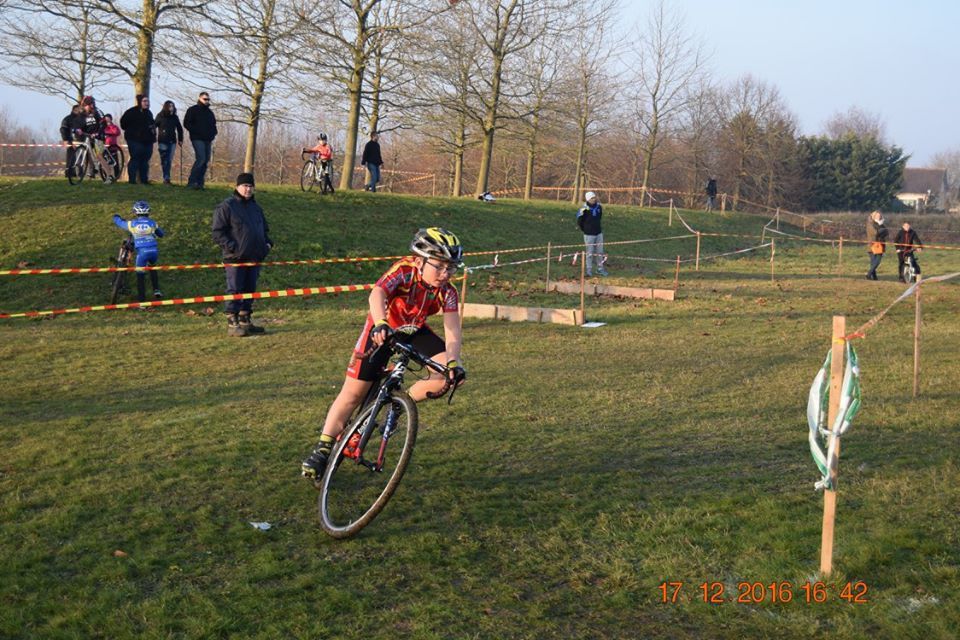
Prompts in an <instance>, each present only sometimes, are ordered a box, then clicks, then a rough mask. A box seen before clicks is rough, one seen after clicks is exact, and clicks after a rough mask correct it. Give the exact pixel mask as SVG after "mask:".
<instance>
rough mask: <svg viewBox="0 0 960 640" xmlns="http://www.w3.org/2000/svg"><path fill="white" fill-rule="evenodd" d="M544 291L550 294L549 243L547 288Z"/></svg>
mask: <svg viewBox="0 0 960 640" xmlns="http://www.w3.org/2000/svg"><path fill="white" fill-rule="evenodd" d="M546 291H547V292H548V293H549V292H550V243H549V242H548V243H547V288H546Z"/></svg>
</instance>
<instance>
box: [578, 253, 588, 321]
mask: <svg viewBox="0 0 960 640" xmlns="http://www.w3.org/2000/svg"><path fill="white" fill-rule="evenodd" d="M582 255H583V260H581V261H580V324H585V323H586V322H587V314H586V306H585V305H586V302H585V300H584V290H585V289H586V286H587V252H586V251H584V252H583V254H582Z"/></svg>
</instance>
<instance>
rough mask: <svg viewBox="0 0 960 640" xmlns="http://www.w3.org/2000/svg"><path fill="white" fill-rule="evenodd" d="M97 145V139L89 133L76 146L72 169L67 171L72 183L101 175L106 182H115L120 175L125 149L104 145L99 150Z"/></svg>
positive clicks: (78, 182) (68, 178)
mask: <svg viewBox="0 0 960 640" xmlns="http://www.w3.org/2000/svg"><path fill="white" fill-rule="evenodd" d="M97 146H98V145H97V141H96V139H95V138H94V137H93V136H89V135H88V136H84V138H83V142H81V143H80V144H79V145H77V146H76V147H77V151H76V153H75V154H74V157H73V167H72V170H68V171H67V180H68V181H69V182H70V184H80V183H81V182H83V179H84V178H86V177H87V176H90V177H93V176H95V175H99V176H100V179H101V180H103V181H104V182H114V181H115V180H116V179H117V178H119V177H120V172H121V171H122V170H123V164H124V159H123V151H122V150H121V149H120V147H116V148H114V149H110V148H108V147H104V148H103V149H102V151H100V152H98V151H97ZM98 156H99V158H100V161H99V162H98V161H97V157H98Z"/></svg>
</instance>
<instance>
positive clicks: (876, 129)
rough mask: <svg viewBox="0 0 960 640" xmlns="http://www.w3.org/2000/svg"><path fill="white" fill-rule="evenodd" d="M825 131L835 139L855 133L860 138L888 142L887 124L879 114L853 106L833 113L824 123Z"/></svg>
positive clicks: (829, 136) (882, 142)
mask: <svg viewBox="0 0 960 640" xmlns="http://www.w3.org/2000/svg"><path fill="white" fill-rule="evenodd" d="M823 132H824V135H826V136H827V137H828V138H833V139H834V140H839V139H840V138H842V137H844V136H846V135H848V134H853V135H855V136H857V137H858V138H873V139H874V140H876V141H877V142H880V143H881V144H886V137H887V125H886V124H885V123H884V121H883V118H882V117H880V115H879V114H876V113H870V112H869V111H866V110H865V109H861V108H860V107H857V106H853V107H850V108H849V109H847V110H846V111H842V112H840V111H838V112H837V113H835V114H833V115H832V116H831V117H830V118H829V119H828V120H827V122H826V123H825V124H824V125H823Z"/></svg>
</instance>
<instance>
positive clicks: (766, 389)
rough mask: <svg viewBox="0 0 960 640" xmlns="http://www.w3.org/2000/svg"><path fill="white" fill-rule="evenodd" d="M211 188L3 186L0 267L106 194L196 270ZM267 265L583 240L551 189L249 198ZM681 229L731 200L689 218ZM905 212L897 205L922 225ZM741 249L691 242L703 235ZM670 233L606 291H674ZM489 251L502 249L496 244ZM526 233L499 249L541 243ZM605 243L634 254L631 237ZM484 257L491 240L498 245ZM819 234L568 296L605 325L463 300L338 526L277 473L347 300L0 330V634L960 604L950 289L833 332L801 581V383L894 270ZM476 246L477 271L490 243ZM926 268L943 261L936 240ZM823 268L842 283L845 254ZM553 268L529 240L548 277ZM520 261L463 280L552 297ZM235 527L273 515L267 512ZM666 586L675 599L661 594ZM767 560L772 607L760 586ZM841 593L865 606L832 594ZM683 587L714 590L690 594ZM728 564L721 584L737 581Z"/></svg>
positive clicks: (957, 258) (287, 465)
mask: <svg viewBox="0 0 960 640" xmlns="http://www.w3.org/2000/svg"><path fill="white" fill-rule="evenodd" d="M228 193H229V188H227V187H220V188H217V187H214V188H211V189H209V190H208V191H205V192H199V193H198V192H186V191H184V190H181V189H176V188H170V189H164V188H162V187H160V186H155V187H137V186H132V185H124V184H118V185H113V186H112V187H109V188H108V187H106V186H104V185H99V184H89V185H88V184H84V185H81V187H79V188H73V189H68V188H67V185H66V184H65V181H63V180H61V181H26V182H18V181H13V180H10V179H2V180H0V268H10V267H15V266H16V265H17V264H19V263H29V264H31V265H35V266H42V267H53V266H57V267H69V266H95V265H106V264H107V263H108V258H109V257H110V256H111V255H112V254H113V253H114V250H115V247H116V246H117V245H118V244H119V241H120V232H119V230H117V229H115V228H112V227H111V226H110V215H111V214H112V213H114V212H123V211H124V210H126V209H128V208H129V205H130V203H131V202H132V201H133V200H134V199H137V198H140V197H146V198H148V199H149V200H150V201H151V204H152V205H153V209H154V211H155V214H156V217H157V219H158V220H159V222H160V224H161V226H164V227H165V228H167V229H168V230H169V231H170V236H169V237H168V238H166V239H164V240H163V241H162V243H161V249H160V251H161V260H162V262H163V263H166V264H173V263H192V262H197V261H199V262H209V261H216V259H217V254H216V252H215V250H214V248H213V247H212V245H211V243H210V240H209V232H208V225H209V219H210V214H211V212H212V208H213V206H214V205H215V204H216V202H217V201H219V200H220V199H222V198H223V197H226V195H227V194H228ZM258 200H260V201H261V202H262V204H263V206H264V208H265V209H266V211H267V215H268V218H269V220H270V224H271V228H272V235H273V236H274V239H275V240H276V242H277V250H276V252H275V255H273V256H271V258H274V259H277V260H284V259H299V258H314V257H319V256H360V255H364V256H379V255H396V254H398V253H402V252H403V250H404V248H405V243H406V241H407V238H408V236H409V235H410V233H411V232H412V231H413V230H414V229H415V228H417V227H418V226H425V225H433V224H439V225H443V226H447V227H448V228H450V229H452V230H454V231H455V232H457V233H458V234H459V235H460V236H461V238H462V239H463V240H464V242H465V243H466V244H467V248H468V250H486V249H491V250H492V249H507V248H511V247H524V246H537V245H542V244H545V243H546V242H547V241H550V242H552V243H554V244H563V243H576V242H578V241H579V240H580V236H579V234H578V231H577V230H576V228H575V227H574V225H573V211H574V210H573V209H572V208H571V207H569V206H565V205H561V204H557V203H549V202H537V203H532V204H526V203H522V202H519V201H501V202H498V203H496V204H494V205H484V204H483V203H480V202H477V201H472V200H462V201H452V200H445V199H439V198H438V199H426V200H422V199H414V198H409V197H400V196H390V195H387V194H364V193H350V194H339V193H338V194H337V195H336V196H335V197H333V198H321V197H319V196H317V195H315V194H307V195H302V194H301V193H300V192H299V191H294V190H291V189H282V188H274V189H271V188H264V189H262V190H261V192H260V193H258ZM605 213H606V217H605V223H606V224H605V236H606V239H607V241H608V242H611V241H616V240H632V239H640V238H650V237H665V236H672V235H678V234H679V233H680V232H681V230H682V227H680V226H679V225H678V224H677V221H676V220H674V226H673V227H668V226H667V221H668V218H667V214H666V212H663V211H650V210H640V209H631V208H627V207H613V206H612V207H609V209H607V210H606V211H605ZM683 215H684V217H685V218H686V219H687V220H688V222H689V223H690V224H691V225H692V226H694V227H695V228H697V229H700V230H703V231H723V232H729V233H736V234H758V233H759V231H760V228H761V226H762V225H763V223H764V222H765V221H764V220H762V219H760V218H757V217H749V216H739V215H729V216H726V217H721V216H717V215H707V214H703V213H698V212H683ZM915 226H916V227H917V229H918V231H919V232H920V234H921V235H923V227H922V225H921V224H919V223H918V224H916V225H915ZM751 244H759V241H756V240H751V239H745V238H705V239H704V245H703V247H702V251H703V254H704V255H705V256H706V255H711V254H715V253H722V252H725V251H730V250H734V249H737V248H743V247H747V246H750V245H751ZM693 247H694V245H693V242H692V241H691V240H689V239H686V240H677V241H663V242H659V243H649V244H639V245H626V246H624V247H618V248H614V246H611V247H610V248H609V252H610V253H611V254H613V255H614V256H617V257H614V258H612V259H611V265H610V269H611V272H612V276H611V278H609V281H610V282H612V283H615V284H625V285H627V284H637V285H644V286H668V285H672V282H673V265H671V264H668V263H655V262H646V261H640V260H637V259H636V258H638V257H648V258H664V259H667V258H673V257H675V256H676V255H682V256H684V257H685V258H686V257H690V256H692V254H693ZM508 255H511V256H512V254H503V255H501V256H500V261H501V262H505V261H507V260H508V258H507V256H508ZM537 255H540V254H538V253H537V252H531V253H529V254H518V255H517V256H516V259H524V258H529V257H536V256H537ZM623 256H632V258H626V257H623ZM509 259H511V260H512V259H513V257H510V258H509ZM843 260H844V262H843V266H842V268H839V269H838V266H837V253H836V250H835V248H833V247H831V245H829V244H805V243H800V242H794V241H780V240H778V242H777V253H776V263H775V271H776V275H777V279H776V281H775V282H771V281H770V263H769V249H763V250H761V251H759V252H756V253H747V254H743V255H742V256H739V257H731V258H728V259H722V260H711V261H704V263H703V264H702V266H701V270H700V271H699V272H695V271H694V270H693V265H692V264H689V263H684V266H683V269H682V270H681V275H680V282H681V287H680V291H679V299H678V300H677V301H676V302H650V301H632V300H622V299H614V298H589V299H588V301H587V317H588V319H592V320H600V321H603V322H606V323H607V325H606V326H604V327H601V328H598V329H590V330H588V329H581V328H577V327H569V326H557V325H537V324H530V323H509V324H508V323H502V322H497V321H479V320H467V321H466V322H465V349H464V356H465V361H466V366H467V369H468V372H469V376H470V378H469V383H468V386H466V387H465V388H464V389H463V390H462V391H461V392H460V393H458V394H457V398H456V400H455V401H454V403H453V404H452V405H450V406H447V405H446V404H445V403H427V404H425V405H422V406H421V408H420V411H421V422H422V425H423V426H422V428H421V429H422V430H421V433H420V437H419V439H418V442H417V447H416V452H415V455H414V460H413V463H412V464H411V467H410V469H409V470H408V472H407V475H406V477H405V478H404V480H403V483H402V484H401V486H400V489H399V490H398V492H397V494H396V495H395V497H394V498H393V500H392V501H391V503H390V504H389V505H388V506H387V508H386V510H385V511H384V513H383V514H381V515H380V517H379V518H378V519H377V520H376V521H375V522H374V523H373V524H372V525H371V526H370V527H368V528H367V529H366V530H364V531H363V532H362V533H361V534H360V535H359V536H358V537H357V538H355V539H353V540H350V541H346V542H337V541H334V540H331V539H329V538H327V537H326V536H325V535H324V534H323V533H322V532H321V530H320V528H319V525H318V523H317V517H316V494H315V492H314V491H313V489H312V488H309V487H308V486H307V485H306V484H305V483H304V482H303V481H302V479H300V478H299V477H298V465H299V460H300V459H301V458H302V457H303V456H304V455H305V454H306V453H307V452H308V450H309V448H310V447H311V445H312V444H313V443H314V441H315V438H316V436H317V429H318V426H319V424H320V422H321V420H322V418H323V416H324V414H325V412H326V408H327V405H328V404H329V402H330V400H331V399H332V398H333V396H334V394H335V393H336V391H337V389H338V388H339V386H340V383H341V381H342V376H343V369H344V367H345V365H346V359H347V357H348V355H349V351H350V348H351V346H352V345H353V342H354V340H355V339H356V334H357V331H358V330H359V327H360V325H361V324H362V320H363V313H364V311H363V309H364V306H365V295H364V294H362V293H358V294H343V295H339V296H318V297H313V298H305V299H285V300H276V301H263V302H259V303H257V309H258V314H257V317H258V320H259V322H262V323H264V324H265V325H266V326H267V328H268V330H269V331H270V333H268V334H267V335H266V336H263V337H257V338H248V339H244V340H230V339H227V338H226V328H225V323H224V321H223V318H222V315H221V314H220V313H219V309H217V310H216V312H215V313H213V314H212V315H209V316H208V315H205V314H204V313H203V312H202V311H203V308H202V307H200V308H188V307H174V308H169V309H164V310H159V311H153V312H138V311H114V312H100V313H91V314H81V315H73V316H63V317H57V318H54V319H47V320H4V321H0V358H2V361H3V362H5V363H6V365H5V366H6V371H5V373H4V375H3V384H2V387H0V388H2V391H0V449H2V451H3V454H2V455H0V523H2V524H0V528H2V532H3V535H2V536H0V558H2V560H0V637H4V638H6V637H9V638H211V637H223V638H226V637H230V638H240V637H243V638H279V637H294V638H417V639H419V638H456V639H460V638H494V639H500V638H529V639H531V640H533V639H542V638H800V637H802V638H831V639H833V638H851V639H854V638H866V637H871V638H897V639H899V638H924V639H925V640H929V639H934V638H954V637H956V629H957V628H958V626H960V600H958V596H957V594H958V591H960V560H958V558H960V524H958V522H960V520H958V515H960V468H958V463H957V458H956V452H957V450H958V445H960V435H958V433H960V432H958V428H957V427H958V419H957V416H958V415H960V400H958V396H957V393H956V388H957V387H956V380H957V372H958V370H960V350H958V348H957V345H958V344H960V328H958V326H957V323H956V317H957V313H958V311H960V301H958V297H957V291H958V289H957V287H956V285H955V284H952V283H946V284H941V285H934V286H931V287H929V289H927V290H925V293H924V333H923V350H924V351H923V375H922V396H921V397H920V398H919V399H918V400H913V399H912V397H911V383H912V327H913V305H912V304H911V302H910V301H908V302H905V303H902V304H901V305H900V306H897V307H895V308H894V309H893V311H891V313H890V315H889V316H887V318H886V319H884V320H883V321H882V322H881V323H880V324H879V325H877V327H876V328H875V329H873V331H871V332H870V333H869V335H868V337H867V339H866V340H860V341H857V343H856V347H857V349H858V351H859V353H860V356H861V366H862V370H863V386H864V405H863V409H862V411H861V413H860V415H859V416H858V417H857V418H856V420H855V421H854V424H853V427H852V428H851V430H850V432H849V433H848V434H847V436H846V437H845V438H844V440H843V457H842V459H841V462H840V492H839V503H838V517H837V540H836V548H835V572H834V574H833V575H832V576H831V577H830V579H829V580H825V582H826V585H827V591H826V595H825V601H824V602H809V603H808V602H806V600H805V594H804V591H803V585H804V584H807V583H811V582H814V581H816V580H817V579H818V576H817V568H818V566H819V562H818V560H819V547H820V518H821V514H822V503H823V499H822V496H821V494H819V493H816V492H815V491H814V490H813V483H814V481H815V480H816V479H817V471H816V468H815V466H814V464H813V462H812V460H811V459H810V455H809V452H808V449H807V440H806V439H807V429H806V419H805V405H806V393H807V389H808V386H809V384H810V382H811V381H812V378H813V376H814V375H815V374H816V372H817V369H818V367H819V366H820V364H821V361H822V359H823V356H824V355H825V353H826V350H827V348H828V347H829V344H830V318H831V316H832V315H834V314H844V315H847V316H848V324H849V326H851V327H853V326H856V325H858V324H860V323H862V322H863V321H865V320H866V319H868V318H869V317H871V316H872V315H873V314H874V313H876V312H877V311H879V310H881V309H882V308H883V307H885V306H886V305H887V304H888V303H889V302H890V301H891V300H893V299H894V298H895V297H896V296H897V295H898V294H899V292H901V291H902V289H903V287H902V285H899V284H898V283H897V282H896V279H895V276H894V275H893V273H894V269H895V266H894V265H895V259H893V258H892V256H889V255H888V256H887V258H885V261H884V263H883V264H882V265H881V269H880V273H881V277H882V280H881V281H880V282H876V283H874V282H868V281H866V280H865V279H864V278H863V273H864V272H865V270H866V261H867V260H866V255H865V254H864V252H863V250H862V249H860V248H859V247H858V248H849V247H845V248H844V256H843ZM490 261H491V260H490V257H489V256H477V257H475V258H471V259H470V260H469V261H468V262H469V263H470V264H475V265H478V264H485V263H487V262H490ZM922 262H923V266H924V270H925V273H927V274H929V275H935V274H940V273H946V272H952V271H958V270H960V255H957V254H955V253H953V252H947V251H939V252H937V251H928V252H925V253H924V254H923V256H922ZM386 264H387V263H364V264H362V265H361V266H357V265H337V266H323V267H277V268H268V269H265V271H264V274H263V277H262V286H261V288H262V289H268V288H273V287H292V286H317V285H328V284H349V283H362V282H370V281H372V279H373V278H375V277H376V275H377V274H378V273H379V272H380V271H382V270H383V268H384V267H385V265H386ZM838 271H839V274H838ZM578 273H579V265H572V264H570V260H569V259H568V258H565V259H563V261H561V262H554V263H551V276H552V277H555V278H557V277H560V278H574V277H576V276H577V274H578ZM544 275H545V265H544V263H542V262H540V263H533V264H530V265H523V266H518V267H500V268H497V269H490V270H484V271H481V272H477V273H476V274H473V275H471V276H470V278H471V289H470V292H469V294H468V295H469V298H470V300H471V301H477V302H508V303H511V304H537V305H539V304H543V305H549V306H556V307H567V308H572V307H575V306H577V305H578V304H579V298H578V297H576V296H561V295H557V294H546V293H543V277H544ZM107 281H108V277H107V276H106V275H105V274H101V275H87V276H79V275H78V276H24V277H10V276H0V310H2V311H7V312H15V311H23V310H28V309H48V308H56V307H60V306H72V305H76V304H100V303H103V302H105V301H106V296H107ZM161 285H162V288H163V290H164V292H165V293H166V294H167V295H168V296H192V295H203V294H214V293H219V292H221V291H222V273H221V272H219V271H217V270H210V271H203V272H188V273H171V274H168V273H161ZM251 521H267V522H270V523H271V524H272V525H273V527H272V528H271V529H270V530H269V531H266V532H262V531H258V530H256V529H254V528H253V527H252V526H251V525H250V524H249V523H250V522H251ZM664 582H681V583H682V587H681V588H680V590H679V596H678V598H677V601H676V602H672V603H671V602H667V603H664V602H662V593H661V590H660V588H659V587H660V585H661V583H664ZM786 582H789V583H790V585H791V587H790V591H791V593H792V595H793V599H792V601H790V602H773V601H772V598H771V596H770V594H769V592H768V591H767V592H766V593H765V594H764V595H763V597H761V598H756V599H757V600H758V601H756V602H749V601H748V602H737V598H738V595H740V594H741V593H743V592H744V590H746V591H747V600H751V599H754V596H756V595H759V590H755V589H753V588H752V586H753V583H761V584H764V585H767V586H769V585H770V584H771V583H778V585H779V586H780V587H781V588H780V592H781V595H782V594H783V593H784V589H783V584H782V583H786ZM848 582H849V583H858V582H860V583H863V584H864V585H866V588H867V592H866V594H865V598H866V602H863V603H855V602H848V601H846V600H844V599H842V598H841V597H840V593H841V590H842V588H843V586H844V585H846V584H847V583H848ZM702 583H708V585H707V589H708V591H709V593H711V594H713V593H716V592H717V590H718V589H719V587H716V586H714V585H713V584H712V583H719V584H720V585H721V586H722V588H723V591H724V593H723V595H724V598H725V600H724V602H722V603H720V604H707V603H705V602H703V591H702V588H701V584H702ZM741 583H743V584H746V585H747V586H746V587H742V586H741Z"/></svg>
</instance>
